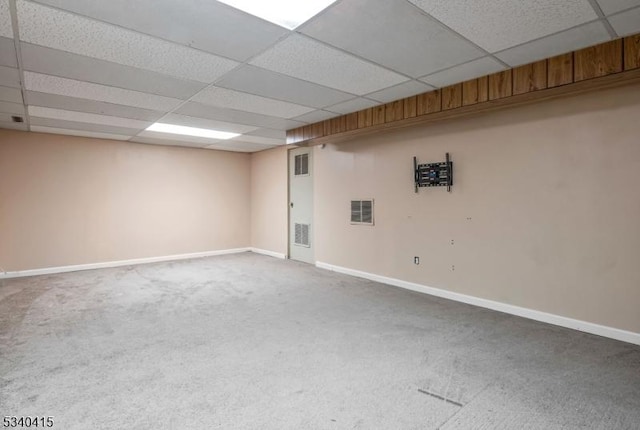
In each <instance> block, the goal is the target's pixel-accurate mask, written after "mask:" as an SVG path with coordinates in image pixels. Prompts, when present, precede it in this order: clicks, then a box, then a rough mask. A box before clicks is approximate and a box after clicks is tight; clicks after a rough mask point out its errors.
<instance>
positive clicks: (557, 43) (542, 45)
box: [495, 21, 610, 67]
mask: <svg viewBox="0 0 640 430" xmlns="http://www.w3.org/2000/svg"><path fill="white" fill-rule="evenodd" d="M609 39H610V36H609V32H608V31H607V29H606V28H605V26H604V25H603V24H602V23H601V22H600V21H595V22H592V23H590V24H586V25H582V26H580V27H576V28H573V29H571V30H567V31H564V32H562V33H558V34H554V35H553V36H549V37H545V38H543V39H539V40H536V41H535V42H531V43H527V44H524V45H521V46H517V47H515V48H511V49H507V50H506V51H502V52H499V53H497V54H495V55H496V57H498V58H500V59H501V60H502V61H504V62H505V63H507V64H509V65H510V66H513V67H515V66H519V65H522V64H528V63H531V62H533V61H537V60H542V59H544V58H548V57H553V56H555V55H559V54H564V53H565V52H569V51H573V50H576V49H580V48H584V47H587V46H590V45H595V44H598V43H601V42H604V41H607V40H609Z"/></svg>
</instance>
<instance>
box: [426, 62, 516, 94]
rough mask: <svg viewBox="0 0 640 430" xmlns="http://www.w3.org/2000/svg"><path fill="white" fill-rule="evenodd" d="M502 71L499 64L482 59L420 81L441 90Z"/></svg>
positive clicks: (502, 68)
mask: <svg viewBox="0 0 640 430" xmlns="http://www.w3.org/2000/svg"><path fill="white" fill-rule="evenodd" d="M504 69H506V67H505V66H504V65H502V64H501V63H500V62H498V61H496V60H494V59H493V58H491V57H483V58H479V59H477V60H473V61H470V62H468V63H466V64H461V65H459V66H455V67H452V68H450V69H447V70H442V71H440V72H437V73H434V74H432V75H429V76H425V77H424V78H422V80H423V81H425V82H427V83H428V84H430V85H433V86H434V87H437V88H441V87H446V86H447V85H452V84H457V83H459V82H464V81H468V80H469V79H473V78H478V77H480V76H484V75H488V74H491V73H495V72H498V71H500V70H504Z"/></svg>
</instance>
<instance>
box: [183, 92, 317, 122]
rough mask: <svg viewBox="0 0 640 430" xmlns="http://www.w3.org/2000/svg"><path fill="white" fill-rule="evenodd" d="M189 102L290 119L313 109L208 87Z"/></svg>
mask: <svg viewBox="0 0 640 430" xmlns="http://www.w3.org/2000/svg"><path fill="white" fill-rule="evenodd" d="M191 100H192V101H194V102H200V103H204V104H207V105H211V106H218V107H223V108H229V109H237V110H244V111H247V112H253V113H261V114H265V115H271V116H277V117H281V118H291V117H294V116H298V115H302V114H304V113H307V112H311V111H312V110H313V108H310V107H306V106H301V105H297V104H293V103H289V102H283V101H280V100H274V99H270V98H266V97H262V96H256V95H253V94H247V93H243V92H240V91H234V90H229V89H226V88H220V87H208V88H206V89H204V90H203V91H201V92H199V93H198V94H197V95H196V96H195V97H193V98H192V99H191Z"/></svg>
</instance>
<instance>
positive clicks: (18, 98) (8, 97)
mask: <svg viewBox="0 0 640 430" xmlns="http://www.w3.org/2000/svg"><path fill="white" fill-rule="evenodd" d="M0 100H1V101H3V102H11V103H22V92H21V91H20V89H18V88H11V87H3V86H0Z"/></svg>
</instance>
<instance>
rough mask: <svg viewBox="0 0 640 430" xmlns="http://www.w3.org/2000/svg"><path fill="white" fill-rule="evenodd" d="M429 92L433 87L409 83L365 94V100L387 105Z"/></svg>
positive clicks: (414, 82)
mask: <svg viewBox="0 0 640 430" xmlns="http://www.w3.org/2000/svg"><path fill="white" fill-rule="evenodd" d="M431 90H433V87H432V86H431V85H427V84H424V83H422V82H418V81H409V82H405V83H403V84H400V85H396V86H395V87H390V88H385V89H384V90H382V91H377V92H375V93H371V94H367V98H370V99H373V100H376V101H379V102H382V103H388V102H392V101H394V100H399V99H403V98H405V97H411V96H414V95H416V94H420V93H426V92H427V91H431Z"/></svg>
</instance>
